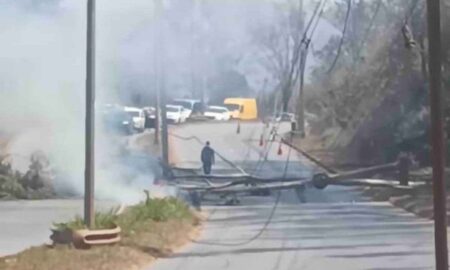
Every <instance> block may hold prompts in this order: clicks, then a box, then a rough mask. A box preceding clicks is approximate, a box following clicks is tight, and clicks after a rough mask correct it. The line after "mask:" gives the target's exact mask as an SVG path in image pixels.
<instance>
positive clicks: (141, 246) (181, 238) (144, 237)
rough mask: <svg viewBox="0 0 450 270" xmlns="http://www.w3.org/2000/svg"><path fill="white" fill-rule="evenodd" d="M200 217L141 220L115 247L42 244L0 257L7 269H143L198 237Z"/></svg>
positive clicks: (2, 264)
mask: <svg viewBox="0 0 450 270" xmlns="http://www.w3.org/2000/svg"><path fill="white" fill-rule="evenodd" d="M199 232H200V222H199V218H198V217H196V216H195V215H194V214H193V215H191V216H190V217H182V218H176V217H174V218H170V219H168V220H166V221H159V222H158V221H154V220H141V221H139V223H137V224H135V226H133V227H132V228H131V229H129V230H125V231H124V233H123V235H122V241H121V242H120V243H119V244H116V245H112V246H101V247H93V248H91V249H89V250H77V249H75V248H73V247H71V246H66V245H57V246H40V247H33V248H30V249H28V250H25V251H23V252H21V253H19V254H17V255H14V256H9V257H4V258H0V269H4V270H44V269H45V270H47V269H58V270H79V269H83V270H103V269H104V270H106V269H108V270H114V269H117V270H126V269H142V268H143V267H145V266H147V265H149V264H150V263H151V262H152V261H153V260H155V259H156V258H158V257H164V256H167V255H169V254H171V253H172V252H173V251H174V250H176V249H177V248H179V247H181V246H182V245H184V244H186V243H187V242H189V241H190V239H192V238H195V237H197V236H198V234H199Z"/></svg>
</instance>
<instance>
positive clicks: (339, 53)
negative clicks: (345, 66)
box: [327, 0, 352, 74]
mask: <svg viewBox="0 0 450 270" xmlns="http://www.w3.org/2000/svg"><path fill="white" fill-rule="evenodd" d="M351 9H352V0H347V13H346V14H345V23H344V28H343V29H342V35H341V40H340V41H339V46H338V50H337V53H336V57H335V58H334V60H333V63H332V64H331V66H330V68H329V69H328V72H327V73H328V74H330V73H331V72H332V71H333V69H334V67H335V66H336V63H337V61H338V60H339V56H340V55H341V51H342V45H343V44H344V38H345V34H346V32H347V26H348V19H349V18H350V11H351Z"/></svg>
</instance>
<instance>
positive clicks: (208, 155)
mask: <svg viewBox="0 0 450 270" xmlns="http://www.w3.org/2000/svg"><path fill="white" fill-rule="evenodd" d="M201 159H202V163H205V164H214V150H213V149H212V148H211V147H209V146H205V147H203V150H202V154H201Z"/></svg>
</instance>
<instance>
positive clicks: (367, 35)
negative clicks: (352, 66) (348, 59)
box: [357, 0, 383, 58]
mask: <svg viewBox="0 0 450 270" xmlns="http://www.w3.org/2000/svg"><path fill="white" fill-rule="evenodd" d="M382 2H383V1H382V0H378V2H377V6H376V7H375V11H374V12H373V15H372V18H370V22H369V26H368V27H367V29H366V32H365V33H364V36H363V39H362V41H361V43H360V44H359V49H358V55H357V56H358V58H359V57H360V55H361V51H362V48H363V46H364V44H365V43H366V41H367V39H368V37H369V33H370V31H371V30H372V26H373V24H374V22H375V18H376V17H377V15H378V12H379V11H380V7H381V3H382Z"/></svg>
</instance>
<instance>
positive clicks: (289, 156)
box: [190, 147, 292, 247]
mask: <svg viewBox="0 0 450 270" xmlns="http://www.w3.org/2000/svg"><path fill="white" fill-rule="evenodd" d="M291 152H292V148H291V147H289V150H288V154H287V158H286V162H285V166H284V171H283V177H282V179H281V180H282V181H283V179H285V178H286V176H287V172H288V168H289V163H290V158H291ZM280 199H281V191H278V192H277V197H276V199H275V202H274V204H273V207H272V209H271V211H270V214H269V216H268V218H267V220H266V221H265V222H264V224H263V226H262V227H261V229H260V230H259V231H258V232H257V233H256V234H255V235H253V236H252V237H250V238H248V239H246V240H244V241H241V242H235V243H226V242H212V241H198V240H195V239H190V241H192V242H193V243H196V244H202V245H209V246H225V247H230V246H243V245H247V244H250V243H251V242H253V241H255V240H257V239H258V238H259V237H261V235H262V234H263V233H264V232H265V231H266V230H267V228H268V227H269V225H270V223H271V222H272V219H273V217H274V216H275V212H276V210H277V208H278V204H279V202H280ZM214 212H215V211H214ZM210 216H212V214H211V215H210ZM208 220H209V218H208V219H207V221H208Z"/></svg>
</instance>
